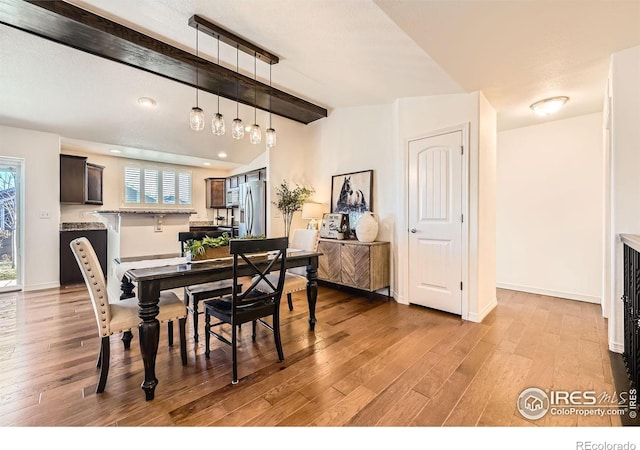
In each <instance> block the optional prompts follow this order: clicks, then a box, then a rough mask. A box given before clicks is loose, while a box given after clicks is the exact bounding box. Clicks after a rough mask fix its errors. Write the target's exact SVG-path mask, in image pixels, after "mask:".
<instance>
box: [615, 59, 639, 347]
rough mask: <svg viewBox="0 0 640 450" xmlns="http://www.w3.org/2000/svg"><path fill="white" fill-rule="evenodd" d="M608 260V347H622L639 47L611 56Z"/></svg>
mask: <svg viewBox="0 0 640 450" xmlns="http://www.w3.org/2000/svg"><path fill="white" fill-rule="evenodd" d="M610 73H611V75H610V76H611V79H610V85H611V95H612V98H611V111H610V113H611V130H610V138H611V142H610V149H611V171H610V174H611V185H610V188H609V191H608V195H610V199H611V202H610V204H611V212H612V220H611V232H612V235H611V236H608V238H609V240H610V242H611V251H612V255H611V264H612V266H613V277H612V284H613V286H611V290H612V291H613V295H612V301H611V305H610V314H609V322H608V325H609V349H610V350H612V351H614V352H618V353H622V351H623V350H624V339H623V330H624V328H623V322H622V302H621V301H620V297H621V296H622V292H623V290H622V282H623V275H622V274H623V272H622V249H623V246H622V243H621V242H620V239H619V238H618V235H619V234H621V233H630V234H640V177H639V176H638V173H639V172H640V47H634V48H631V49H627V50H624V51H621V52H618V53H615V54H613V55H612V57H611V70H610Z"/></svg>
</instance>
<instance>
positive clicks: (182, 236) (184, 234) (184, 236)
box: [178, 230, 224, 256]
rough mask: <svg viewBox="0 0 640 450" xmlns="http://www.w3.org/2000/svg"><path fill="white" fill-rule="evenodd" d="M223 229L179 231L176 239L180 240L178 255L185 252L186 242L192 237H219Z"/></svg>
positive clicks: (182, 254)
mask: <svg viewBox="0 0 640 450" xmlns="http://www.w3.org/2000/svg"><path fill="white" fill-rule="evenodd" d="M223 234H224V231H217V230H216V231H180V232H178V241H179V242H180V256H184V255H185V253H186V246H187V242H189V241H191V240H193V239H202V238H203V237H205V236H209V237H214V238H215V237H220V236H222V235H223Z"/></svg>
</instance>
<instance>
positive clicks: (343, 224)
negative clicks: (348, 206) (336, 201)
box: [320, 213, 350, 239]
mask: <svg viewBox="0 0 640 450" xmlns="http://www.w3.org/2000/svg"><path fill="white" fill-rule="evenodd" d="M349 230H350V228H349V214H345V213H327V214H325V215H324V216H323V217H322V226H321V227H320V237H321V238H327V239H340V238H341V237H342V239H347V238H348V237H349Z"/></svg>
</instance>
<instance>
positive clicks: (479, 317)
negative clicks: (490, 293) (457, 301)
mask: <svg viewBox="0 0 640 450" xmlns="http://www.w3.org/2000/svg"><path fill="white" fill-rule="evenodd" d="M496 306H498V299H497V298H496V297H494V298H493V300H492V301H491V303H489V304H488V305H487V306H485V307H484V308H482V311H480V312H478V313H469V314H467V319H466V320H468V321H470V322H477V323H480V322H482V321H483V320H484V318H485V317H487V315H488V314H489V313H490V312H491V311H493V309H494V308H495V307H496Z"/></svg>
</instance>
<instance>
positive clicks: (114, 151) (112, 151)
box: [109, 148, 122, 153]
mask: <svg viewBox="0 0 640 450" xmlns="http://www.w3.org/2000/svg"><path fill="white" fill-rule="evenodd" d="M109 151H110V152H111V153H122V152H121V151H120V150H116V149H115V148H112V149H111V150H109Z"/></svg>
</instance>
